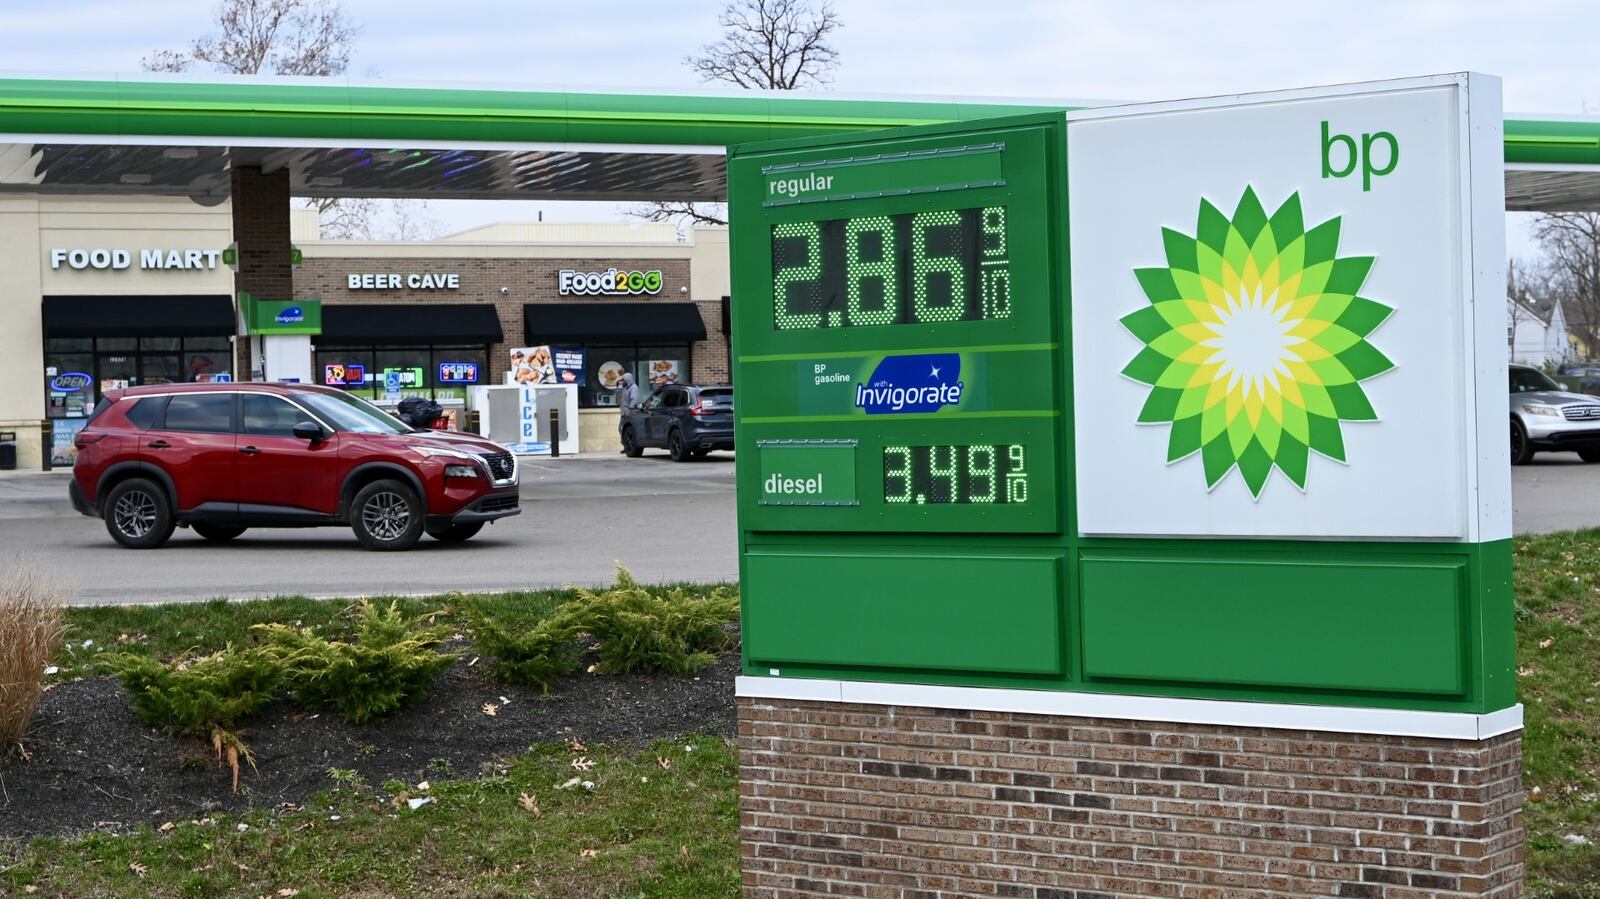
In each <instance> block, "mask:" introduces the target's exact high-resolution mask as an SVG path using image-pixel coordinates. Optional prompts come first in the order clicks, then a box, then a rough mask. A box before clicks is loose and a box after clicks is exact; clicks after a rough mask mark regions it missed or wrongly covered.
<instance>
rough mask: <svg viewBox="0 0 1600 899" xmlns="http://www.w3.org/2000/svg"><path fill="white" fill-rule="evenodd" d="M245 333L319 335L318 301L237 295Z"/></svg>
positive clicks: (319, 305) (319, 314)
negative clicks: (268, 298)
mask: <svg viewBox="0 0 1600 899" xmlns="http://www.w3.org/2000/svg"><path fill="white" fill-rule="evenodd" d="M239 308H240V310H241V311H242V313H243V316H244V324H245V331H246V333H249V334H321V333H322V301H321V300H263V299H258V298H256V297H254V296H251V295H250V294H248V293H243V292H241V293H240V294H239Z"/></svg>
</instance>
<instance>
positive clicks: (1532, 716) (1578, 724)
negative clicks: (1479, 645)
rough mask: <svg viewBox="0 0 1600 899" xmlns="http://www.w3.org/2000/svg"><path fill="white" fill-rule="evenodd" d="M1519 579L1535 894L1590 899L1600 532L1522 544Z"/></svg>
mask: <svg viewBox="0 0 1600 899" xmlns="http://www.w3.org/2000/svg"><path fill="white" fill-rule="evenodd" d="M1515 571H1516V593H1517V665H1518V666H1519V667H1518V669H1517V675H1518V676H1517V686H1518V692H1519V694H1520V698H1521V700H1522V703H1523V705H1524V706H1525V707H1526V713H1527V730H1526V731H1525V732H1524V733H1523V742H1522V750H1523V771H1524V785H1525V787H1526V788H1527V790H1528V800H1529V801H1528V804H1527V810H1526V821H1527V827H1528V895H1529V896H1530V897H1534V899H1539V897H1546V899H1555V897H1560V899H1580V897H1583V899H1588V897H1596V896H1600V848H1597V845H1600V776H1597V773H1600V530H1590V531H1578V532H1575V533H1566V534H1551V535H1548V536H1542V537H1525V538H1518V539H1517V541H1516V568H1515ZM1569 836H1575V837H1581V838H1583V839H1586V840H1587V841H1588V843H1587V845H1582V844H1579V845H1573V844H1570V843H1569V842H1568V841H1567V838H1568V837H1569Z"/></svg>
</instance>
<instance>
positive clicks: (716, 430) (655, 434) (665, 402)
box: [617, 384, 733, 462]
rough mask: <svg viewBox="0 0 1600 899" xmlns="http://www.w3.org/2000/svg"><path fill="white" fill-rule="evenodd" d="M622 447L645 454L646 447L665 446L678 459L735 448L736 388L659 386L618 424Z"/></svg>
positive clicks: (630, 454)
mask: <svg viewBox="0 0 1600 899" xmlns="http://www.w3.org/2000/svg"><path fill="white" fill-rule="evenodd" d="M617 429H618V431H619V433H620V434H621V436H622V451H623V452H624V453H627V454H628V455H629V456H630V457H633V458H638V457H639V456H640V455H643V453H644V450H645V447H647V446H656V447H662V448H664V449H665V450H666V451H667V452H668V453H669V454H670V455H671V456H672V458H673V460H674V461H676V462H687V461H688V460H689V459H690V458H691V457H696V456H704V455H705V454H706V453H709V452H711V451H712V450H731V449H733V388H732V387H729V386H727V385H716V386H705V387H691V386H682V385H677V384H672V385H668V386H665V387H657V388H656V389H655V391H654V392H653V393H651V394H650V396H649V398H647V399H646V400H645V401H644V403H643V404H641V405H640V406H639V408H638V409H636V410H634V411H633V412H631V413H629V414H627V415H624V416H622V421H621V422H619V423H618V424H617Z"/></svg>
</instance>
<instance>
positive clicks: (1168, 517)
mask: <svg viewBox="0 0 1600 899" xmlns="http://www.w3.org/2000/svg"><path fill="white" fill-rule="evenodd" d="M1501 127H1502V121H1501V110H1500V85H1499V81H1498V80H1497V79H1494V78H1490V77H1485V76H1479V75H1471V76H1468V75H1452V76H1441V77H1436V78H1425V79H1408V80H1405V81H1396V82H1379V83H1370V84H1361V85H1346V86H1340V87H1335V88H1324V89H1313V90H1305V91H1294V92H1283V93H1272V94H1260V95H1244V96H1237V97H1229V98H1225V99H1218V100H1203V101H1185V102H1179V103H1161V104H1147V105H1139V106H1128V107H1117V108H1109V109H1097V110H1084V111H1083V112H1081V113H1071V114H1069V115H1068V138H1067V146H1068V152H1067V158H1068V198H1069V208H1070V215H1069V219H1068V221H1069V223H1070V232H1071V257H1072V344H1073V383H1074V390H1075V413H1074V414H1075V420H1076V432H1077V496H1078V529H1079V531H1080V532H1081V533H1083V534H1092V535H1114V534H1128V535H1146V536H1154V535H1170V536H1241V537H1291V538H1372V539H1385V538H1387V539H1446V540H1490V539H1498V538H1501V537H1504V536H1508V535H1509V530H1510V527H1509V525H1510V521H1509V518H1510V516H1509V492H1510V485H1509V475H1508V470H1507V448H1506V444H1507V439H1506V421H1507V414H1508V412H1507V386H1506V363H1505V331H1504V302H1505V300H1504V296H1503V294H1504V259H1505V248H1504V232H1503V229H1504V223H1503V212H1504V189H1503V181H1502V174H1501V172H1502V162H1501V143H1500V141H1501Z"/></svg>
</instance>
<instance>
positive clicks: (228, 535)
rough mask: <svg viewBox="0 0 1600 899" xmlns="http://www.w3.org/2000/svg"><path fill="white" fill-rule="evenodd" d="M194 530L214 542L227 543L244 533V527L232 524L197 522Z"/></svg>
mask: <svg viewBox="0 0 1600 899" xmlns="http://www.w3.org/2000/svg"><path fill="white" fill-rule="evenodd" d="M194 532H195V533H196V534H199V535H200V536H202V537H204V538H206V539H207V540H210V541H211V542H212V543H227V542H228V541H229V540H232V539H233V538H235V537H237V536H239V535H240V534H243V533H244V528H241V527H238V526H237V525H231V524H197V525H195V526H194Z"/></svg>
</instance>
